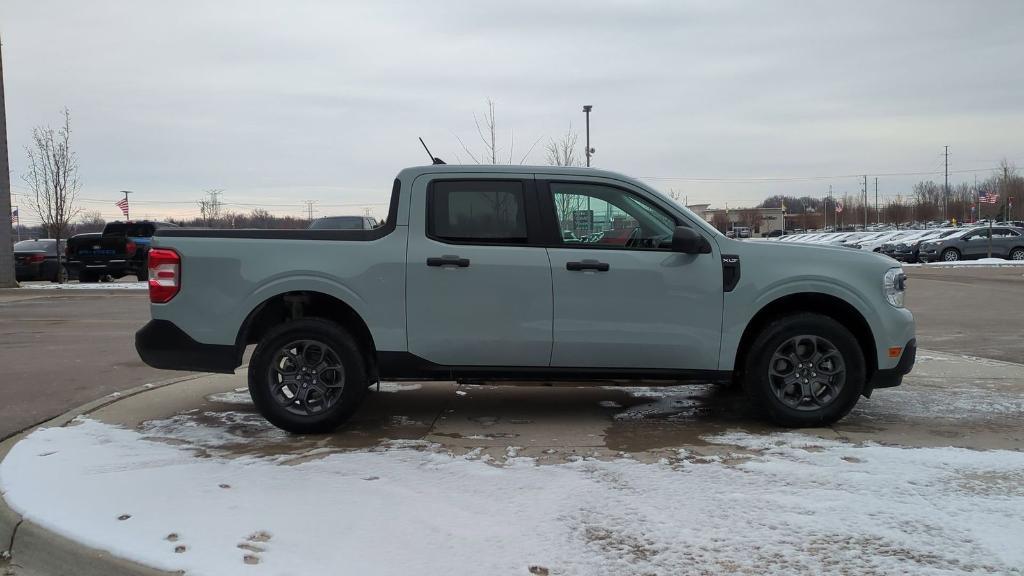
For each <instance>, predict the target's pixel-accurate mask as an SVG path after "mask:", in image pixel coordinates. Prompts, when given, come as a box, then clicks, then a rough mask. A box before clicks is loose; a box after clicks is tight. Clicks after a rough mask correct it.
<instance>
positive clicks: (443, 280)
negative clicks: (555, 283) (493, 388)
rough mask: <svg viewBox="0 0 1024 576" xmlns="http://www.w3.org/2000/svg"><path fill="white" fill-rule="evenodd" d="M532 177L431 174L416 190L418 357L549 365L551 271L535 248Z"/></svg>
mask: <svg viewBox="0 0 1024 576" xmlns="http://www.w3.org/2000/svg"><path fill="white" fill-rule="evenodd" d="M538 229H539V216H538V211H537V207H536V191H535V186H534V180H533V176H532V175H529V176H524V175H523V174H491V173H468V174H452V173H446V174H435V175H423V176H420V177H419V178H417V179H416V180H415V181H414V182H413V185H412V203H411V205H410V215H409V249H408V257H407V262H406V267H407V268H406V269H407V274H406V278H407V284H406V307H407V308H406V314H407V318H408V329H407V333H408V339H409V351H410V352H411V353H413V354H415V355H417V356H419V357H421V358H424V359H426V360H429V361H431V362H434V363H436V364H443V365H452V366H488V367H506V366H507V367H546V366H548V365H549V363H550V360H551V323H552V320H551V316H552V295H551V267H550V265H549V263H548V256H547V252H546V251H545V249H544V248H543V247H542V246H536V245H533V244H534V242H533V240H534V239H535V237H536V235H537V230H538Z"/></svg>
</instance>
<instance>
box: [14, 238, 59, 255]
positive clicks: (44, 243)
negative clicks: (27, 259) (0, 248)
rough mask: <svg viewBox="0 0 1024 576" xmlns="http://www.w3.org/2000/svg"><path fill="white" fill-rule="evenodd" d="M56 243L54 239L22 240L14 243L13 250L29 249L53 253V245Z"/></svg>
mask: <svg viewBox="0 0 1024 576" xmlns="http://www.w3.org/2000/svg"><path fill="white" fill-rule="evenodd" d="M56 245H57V241H56V240H22V241H21V242H18V243H17V244H15V245H14V251H15V252H30V251H42V252H49V253H50V254H53V253H54V247H55V246H56Z"/></svg>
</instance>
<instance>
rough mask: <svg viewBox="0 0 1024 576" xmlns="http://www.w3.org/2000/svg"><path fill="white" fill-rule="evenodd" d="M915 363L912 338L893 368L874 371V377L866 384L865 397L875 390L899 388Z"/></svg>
mask: <svg viewBox="0 0 1024 576" xmlns="http://www.w3.org/2000/svg"><path fill="white" fill-rule="evenodd" d="M916 361H917V338H912V339H911V340H910V341H909V342H907V345H906V346H904V347H903V355H902V356H900V361H899V363H898V364H896V367H895V368H888V369H884V370H877V371H875V374H874V376H872V377H871V381H870V382H868V386H867V390H866V391H865V395H866V396H870V395H871V391H872V390H874V389H876V388H892V387H893V386H899V385H900V384H902V383H903V377H904V376H906V375H907V374H910V371H911V370H913V369H914V363H915V362H916Z"/></svg>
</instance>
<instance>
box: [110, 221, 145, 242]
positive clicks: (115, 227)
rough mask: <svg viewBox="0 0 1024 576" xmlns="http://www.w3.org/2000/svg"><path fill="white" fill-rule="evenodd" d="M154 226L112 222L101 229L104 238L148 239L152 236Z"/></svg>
mask: <svg viewBox="0 0 1024 576" xmlns="http://www.w3.org/2000/svg"><path fill="white" fill-rule="evenodd" d="M154 229H155V226H153V224H151V223H145V224H141V223H139V224H136V223H122V222H114V223H111V224H107V226H106V227H105V228H103V237H104V238H117V237H119V236H120V237H124V236H127V237H128V238H148V237H150V236H152V235H153V230H154Z"/></svg>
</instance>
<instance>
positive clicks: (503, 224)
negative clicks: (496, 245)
mask: <svg viewBox="0 0 1024 576" xmlns="http://www.w3.org/2000/svg"><path fill="white" fill-rule="evenodd" d="M427 215H428V216H427V218H428V224H427V227H428V232H429V234H430V235H431V236H434V237H436V238H442V239H445V240H467V241H479V242H517V243H519V242H526V210H525V207H524V203H523V184H522V183H521V182H502V181H487V180H484V181H469V180H464V181H458V182H444V181H441V182H435V183H434V184H433V186H432V188H431V191H430V195H429V198H428V205H427Z"/></svg>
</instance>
